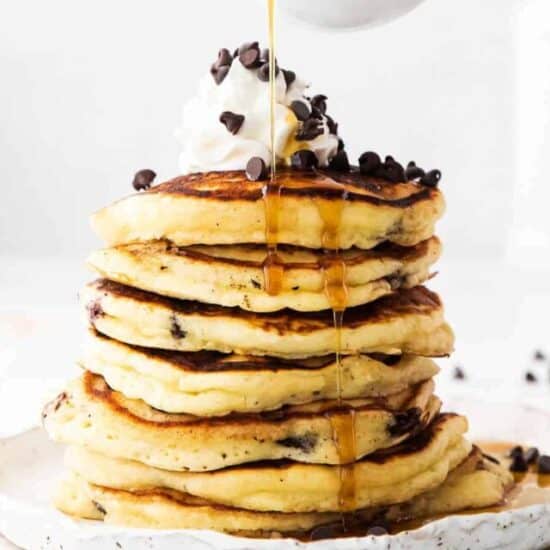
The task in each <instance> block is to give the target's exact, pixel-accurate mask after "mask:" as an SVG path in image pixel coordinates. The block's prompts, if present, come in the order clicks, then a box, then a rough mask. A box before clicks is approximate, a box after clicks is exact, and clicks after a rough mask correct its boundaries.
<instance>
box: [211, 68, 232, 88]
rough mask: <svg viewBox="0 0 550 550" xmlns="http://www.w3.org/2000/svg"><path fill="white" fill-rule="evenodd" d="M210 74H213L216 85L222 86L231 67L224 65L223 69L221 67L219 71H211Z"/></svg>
mask: <svg viewBox="0 0 550 550" xmlns="http://www.w3.org/2000/svg"><path fill="white" fill-rule="evenodd" d="M210 72H211V73H212V76H213V77H214V81H215V82H216V84H218V85H219V84H221V83H222V82H223V81H224V79H225V77H226V76H227V73H228V72H229V66H228V65H224V66H223V67H220V68H219V69H210Z"/></svg>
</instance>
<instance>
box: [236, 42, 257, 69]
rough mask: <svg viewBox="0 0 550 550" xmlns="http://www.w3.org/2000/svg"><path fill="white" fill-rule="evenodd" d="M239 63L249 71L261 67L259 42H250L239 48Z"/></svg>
mask: <svg viewBox="0 0 550 550" xmlns="http://www.w3.org/2000/svg"><path fill="white" fill-rule="evenodd" d="M239 61H240V62H241V63H242V64H243V66H244V67H246V68H247V69H255V68H256V67H259V66H260V48H259V46H258V42H248V43H246V44H243V45H242V46H241V47H240V48H239Z"/></svg>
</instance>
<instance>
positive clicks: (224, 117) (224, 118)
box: [220, 111, 244, 135]
mask: <svg viewBox="0 0 550 550" xmlns="http://www.w3.org/2000/svg"><path fill="white" fill-rule="evenodd" d="M220 122H221V123H222V124H224V125H225V127H226V128H227V129H228V130H229V132H231V133H232V134H233V135H235V134H236V133H237V132H238V131H239V130H240V129H241V126H242V125H243V122H244V115H238V114H236V113H232V112H231V111H224V112H223V113H222V114H221V115H220Z"/></svg>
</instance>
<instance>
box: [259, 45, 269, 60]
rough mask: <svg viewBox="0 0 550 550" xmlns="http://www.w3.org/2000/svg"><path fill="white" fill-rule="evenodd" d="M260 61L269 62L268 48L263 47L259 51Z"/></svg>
mask: <svg viewBox="0 0 550 550" xmlns="http://www.w3.org/2000/svg"><path fill="white" fill-rule="evenodd" d="M260 62H261V63H269V48H263V49H262V50H261V51H260Z"/></svg>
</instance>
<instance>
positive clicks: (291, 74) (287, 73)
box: [283, 69, 296, 90]
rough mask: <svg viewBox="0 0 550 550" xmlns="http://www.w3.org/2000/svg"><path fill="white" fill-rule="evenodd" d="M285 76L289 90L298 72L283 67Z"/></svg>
mask: <svg viewBox="0 0 550 550" xmlns="http://www.w3.org/2000/svg"><path fill="white" fill-rule="evenodd" d="M283 76H284V78H285V82H286V89H287V90H288V89H289V88H290V86H291V84H292V83H293V82H294V81H295V80H296V73H295V72H293V71H287V70H286V69H283Z"/></svg>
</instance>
